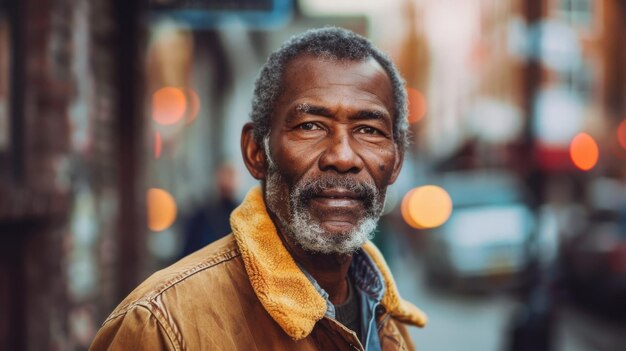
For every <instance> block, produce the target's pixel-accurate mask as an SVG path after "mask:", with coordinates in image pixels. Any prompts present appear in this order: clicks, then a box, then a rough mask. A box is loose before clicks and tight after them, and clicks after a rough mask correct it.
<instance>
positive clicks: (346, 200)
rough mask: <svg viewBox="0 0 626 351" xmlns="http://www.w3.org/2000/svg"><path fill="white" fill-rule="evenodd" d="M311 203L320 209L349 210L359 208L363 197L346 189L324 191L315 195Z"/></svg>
mask: <svg viewBox="0 0 626 351" xmlns="http://www.w3.org/2000/svg"><path fill="white" fill-rule="evenodd" d="M311 201H312V202H314V203H315V205H320V206H322V207H327V208H334V209H346V210H349V209H353V208H356V207H360V206H361V205H362V204H363V197H362V196H360V195H359V194H357V193H355V192H353V191H349V190H346V189H324V190H322V191H320V192H318V193H317V194H315V195H314V196H313V197H312V198H311Z"/></svg>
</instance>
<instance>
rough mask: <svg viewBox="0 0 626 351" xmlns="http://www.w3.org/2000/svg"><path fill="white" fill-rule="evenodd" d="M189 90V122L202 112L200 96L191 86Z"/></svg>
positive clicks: (187, 119)
mask: <svg viewBox="0 0 626 351" xmlns="http://www.w3.org/2000/svg"><path fill="white" fill-rule="evenodd" d="M186 91H187V101H189V109H188V111H187V118H186V121H187V123H188V124H189V123H191V122H193V121H194V120H195V119H196V117H197V116H198V113H199V112H200V98H199V97H198V94H197V93H196V91H195V90H193V89H191V88H189V89H187V90H186Z"/></svg>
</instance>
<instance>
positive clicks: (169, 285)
mask: <svg viewBox="0 0 626 351" xmlns="http://www.w3.org/2000/svg"><path fill="white" fill-rule="evenodd" d="M229 264H230V265H237V266H241V267H242V268H243V263H242V262H241V253H240V251H239V248H238V246H237V243H236V241H235V239H234V237H233V235H232V234H229V235H227V236H225V237H224V238H222V239H220V240H217V241H215V242H214V243H212V244H209V245H207V246H205V247H204V248H202V249H200V250H198V251H196V252H194V253H192V254H190V255H188V256H186V257H184V258H182V259H181V260H179V261H178V262H176V263H174V264H172V265H171V266H169V267H167V268H164V269H162V270H160V271H157V272H156V273H154V274H153V275H151V276H150V277H149V278H148V279H146V280H145V281H144V282H143V283H141V284H140V285H139V286H138V287H137V288H136V289H135V290H133V292H131V293H130V294H129V295H128V296H127V297H126V298H125V299H124V300H123V301H122V302H121V303H120V304H119V305H118V307H117V308H115V310H114V311H113V312H112V313H111V315H110V316H109V317H108V318H107V321H108V320H110V319H113V318H115V317H116V316H119V315H120V314H124V313H126V312H128V311H129V310H130V309H132V308H133V307H136V306H144V307H146V308H148V309H150V310H152V307H154V306H155V304H156V305H160V304H162V299H161V298H160V297H161V295H163V294H167V292H168V290H172V289H179V290H181V288H182V289H183V290H184V291H188V292H190V293H193V292H194V290H196V289H195V288H197V287H198V286H201V285H205V284H207V282H210V281H212V278H213V277H215V276H218V275H221V273H220V271H221V270H222V269H223V267H221V266H223V265H229ZM229 271H232V269H229ZM241 272H242V273H244V274H245V271H243V270H241ZM181 297H183V298H184V297H185V296H181ZM187 297H190V296H187ZM105 323H106V321H105Z"/></svg>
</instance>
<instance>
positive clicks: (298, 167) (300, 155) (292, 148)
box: [277, 143, 320, 180]
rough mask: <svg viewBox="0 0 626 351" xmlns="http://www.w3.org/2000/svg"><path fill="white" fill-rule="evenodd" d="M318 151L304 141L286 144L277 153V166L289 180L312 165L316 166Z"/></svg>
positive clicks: (295, 177)
mask: <svg viewBox="0 0 626 351" xmlns="http://www.w3.org/2000/svg"><path fill="white" fill-rule="evenodd" d="M319 154H320V152H319V151H318V150H316V148H315V147H312V146H310V145H307V144H305V143H292V144H288V145H286V146H285V147H283V148H282V149H281V152H280V154H279V157H278V158H279V159H278V160H277V162H278V163H279V167H280V168H281V171H282V172H283V173H284V175H285V176H286V177H289V178H290V179H289V180H294V179H297V178H299V177H300V176H301V175H302V174H304V173H306V172H307V171H309V170H310V169H311V168H313V167H317V166H316V165H317V159H318V157H319Z"/></svg>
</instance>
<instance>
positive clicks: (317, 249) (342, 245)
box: [288, 218, 378, 254]
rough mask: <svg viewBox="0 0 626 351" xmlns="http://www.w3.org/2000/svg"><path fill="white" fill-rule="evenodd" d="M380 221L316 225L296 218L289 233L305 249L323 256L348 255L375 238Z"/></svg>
mask: <svg viewBox="0 0 626 351" xmlns="http://www.w3.org/2000/svg"><path fill="white" fill-rule="evenodd" d="M377 222H378V220H377V219H374V218H365V219H363V220H361V221H360V222H359V223H358V224H357V225H354V224H350V223H340V224H338V223H332V225H329V223H323V224H320V223H315V222H314V221H306V220H298V219H296V218H294V219H293V220H292V221H291V223H290V225H289V226H288V228H289V230H288V233H289V235H290V236H291V237H292V239H293V240H294V241H295V242H296V243H297V244H298V245H299V246H301V247H302V248H303V249H305V250H306V251H309V252H314V253H322V254H347V253H351V252H354V251H356V250H358V249H359V248H360V247H361V246H363V244H365V242H367V240H370V239H372V238H373V237H374V230H375V229H376V224H377Z"/></svg>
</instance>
